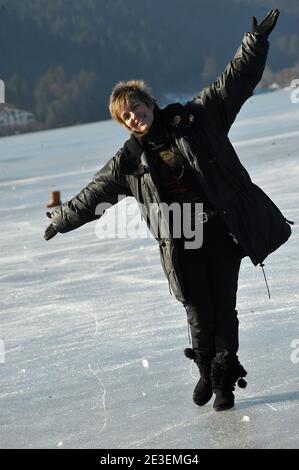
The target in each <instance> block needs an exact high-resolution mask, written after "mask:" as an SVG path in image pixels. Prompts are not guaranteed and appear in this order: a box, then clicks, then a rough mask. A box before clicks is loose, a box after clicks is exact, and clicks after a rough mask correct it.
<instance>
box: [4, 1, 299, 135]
mask: <svg viewBox="0 0 299 470" xmlns="http://www.w3.org/2000/svg"><path fill="white" fill-rule="evenodd" d="M272 7H278V8H280V9H281V16H280V18H279V24H278V27H277V29H276V30H275V32H274V33H273V36H272V37H271V48H270V53H269V59H268V64H267V71H266V75H265V80H266V81H265V82H264V85H267V84H268V82H269V80H272V79H273V77H277V76H279V73H280V71H282V70H286V69H287V70H288V69H290V70H292V71H293V70H297V69H296V67H297V66H298V64H299V63H298V60H299V58H298V52H299V28H298V20H299V2H298V1H297V0H276V1H272V0H230V1H226V2H224V1H221V0H209V1H207V0H185V1H184V0H163V1H162V2H155V1H149V0H51V1H49V0H0V15H1V16H0V18H1V23H0V44H1V56H2V60H1V67H0V79H2V80H4V82H5V87H6V103H8V104H11V105H13V106H16V107H18V108H20V109H25V110H27V111H30V112H32V113H34V115H35V116H36V118H37V119H38V121H39V122H40V123H42V126H43V127H45V128H53V127H60V126H67V125H73V124H77V123H85V122H93V121H98V120H102V119H108V118H109V113H108V106H107V104H108V99H109V94H110V92H111V89H112V87H113V85H114V84H115V83H116V82H117V81H119V80H126V79H132V78H142V79H144V80H145V81H146V82H147V83H148V84H149V85H150V87H151V89H152V91H153V94H154V95H155V96H156V97H157V99H158V100H161V101H162V102H163V101H164V102H166V101H167V96H168V95H170V94H172V95H181V94H184V95H188V94H190V95H191V94H195V93H196V92H198V91H199V90H200V89H201V88H202V87H203V86H206V85H208V84H209V82H211V81H213V80H214V79H215V78H216V77H217V75H218V74H219V73H221V72H222V70H223V69H224V67H225V66H226V64H227V63H228V62H229V61H230V60H231V58H232V56H233V55H234V53H235V51H236V49H237V48H238V46H239V44H240V42H241V40H242V37H243V34H244V33H245V32H247V31H250V27H251V17H252V16H253V15H254V16H256V17H257V18H258V20H261V19H263V17H264V16H265V15H266V13H267V11H268V10H269V9H271V8H272ZM292 73H293V72H292ZM283 76H284V77H289V75H288V74H286V75H283ZM267 77H268V81H267ZM294 78H296V77H294ZM285 84H287V83H285ZM261 85H263V81H262V82H261Z"/></svg>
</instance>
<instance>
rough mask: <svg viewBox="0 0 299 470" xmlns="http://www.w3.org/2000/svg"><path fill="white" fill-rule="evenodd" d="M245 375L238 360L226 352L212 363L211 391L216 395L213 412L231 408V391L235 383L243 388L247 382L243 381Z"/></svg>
mask: <svg viewBox="0 0 299 470" xmlns="http://www.w3.org/2000/svg"><path fill="white" fill-rule="evenodd" d="M246 375H247V372H246V370H245V369H244V368H243V367H242V365H241V364H240V362H239V360H238V356H236V355H230V354H228V352H220V353H217V354H216V357H215V358H214V359H213V361H212V366H211V379H212V389H213V392H214V393H215V394H216V398H215V401H214V404H213V408H214V410H215V411H223V410H228V409H229V408H232V407H233V406H234V404H235V397H234V394H233V391H234V390H235V386H236V381H238V382H237V383H238V386H239V387H240V388H245V387H246V385H247V382H246V381H245V380H244V379H243V377H245V376H246Z"/></svg>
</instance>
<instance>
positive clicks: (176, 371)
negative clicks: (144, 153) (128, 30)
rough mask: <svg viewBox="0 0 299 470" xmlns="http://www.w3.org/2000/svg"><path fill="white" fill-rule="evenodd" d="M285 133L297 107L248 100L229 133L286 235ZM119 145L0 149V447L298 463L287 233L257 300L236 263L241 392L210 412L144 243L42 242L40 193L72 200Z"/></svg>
mask: <svg viewBox="0 0 299 470" xmlns="http://www.w3.org/2000/svg"><path fill="white" fill-rule="evenodd" d="M298 123H299V104H297V105H296V104H293V103H292V102H291V100H290V92H287V91H276V92H273V93H267V94H263V95H257V96H254V97H253V98H251V99H250V100H249V101H248V102H247V103H246V105H245V106H244V107H243V109H242V112H241V113H240V115H239V117H238V119H237V121H236V123H235V125H234V127H233V129H232V131H231V138H232V141H233V143H234V144H235V147H236V149H237V152H238V155H239V157H240V159H241V160H242V162H243V163H244V164H245V166H246V168H247V169H248V170H249V172H250V174H251V176H252V179H253V180H254V182H256V183H257V184H259V185H260V186H261V187H262V189H263V190H264V191H266V192H267V193H268V194H269V195H270V197H272V199H273V200H274V201H275V202H276V203H277V204H278V206H279V207H280V209H281V210H282V212H283V213H284V215H285V216H286V217H287V218H288V219H291V220H295V221H296V222H297V223H298V220H299V193H298V186H299V159H298V157H299V145H298V144H299V126H298ZM126 136H127V134H126V133H125V131H124V130H123V129H122V128H121V127H119V126H118V125H116V124H113V123H112V122H110V121H107V122H103V123H95V124H90V125H84V126H78V127H73V128H67V129H60V130H53V131H48V132H39V133H35V134H27V135H19V136H15V137H7V138H1V139H0V162H1V168H0V193H1V197H0V215H1V234H0V241H1V274H0V279H1V285H0V289H1V291H0V305H1V313H0V318H1V323H0V340H1V345H2V349H1V351H2V355H1V356H0V374H1V378H0V447H1V448H98V449H101V448H106V449H107V448H109V449H116V448H132V449H134V448H148V449H149V448H166V449H175V448H186V449H191V448H195V449H201V448H298V447H299V445H298V444H299V436H298V421H299V409H298V403H299V384H298V382H299V380H298V379H299V329H298V325H299V321H298V320H299V319H298V312H299V298H298V296H299V292H298V277H299V275H298V225H295V226H294V228H293V235H292V237H291V239H290V241H289V242H288V243H287V244H285V245H284V246H283V247H282V248H280V249H279V250H278V251H277V252H275V253H274V254H272V255H271V256H270V257H269V258H268V259H267V260H266V262H265V270H266V275H267V277H268V282H269V285H270V291H271V299H270V300H269V299H268V296H267V291H266V286H265V283H264V279H263V275H262V271H261V269H260V268H259V267H254V266H253V265H252V264H251V262H250V261H249V260H248V259H245V260H244V261H243V264H242V269H241V274H240V281H239V293H238V310H239V318H240V352H239V356H240V360H241V361H242V362H243V363H244V366H245V368H246V369H247V370H248V387H247V388H246V389H245V390H240V389H239V390H240V391H237V392H236V407H235V408H234V409H233V410H230V411H226V412H222V413H215V412H213V410H212V401H211V402H210V403H209V404H207V405H206V406H204V407H202V408H199V407H196V406H195V405H194V404H193V403H192V399H191V396H192V391H193V388H194V386H195V383H196V381H197V378H198V372H197V371H196V369H195V367H194V365H192V363H191V362H190V361H187V360H186V359H185V358H184V356H183V349H184V348H185V347H186V346H188V335H187V323H186V315H185V311H184V309H183V306H182V305H181V304H179V303H178V302H176V301H175V300H174V299H173V297H170V295H169V291H168V285H167V281H166V279H165V277H164V273H163V271H162V268H161V266H160V262H159V255H158V249H157V245H156V242H155V241H154V240H153V239H150V238H147V239H141V240H138V239H118V240H113V239H108V240H107V239H106V240H105V239H98V238H97V237H96V234H95V230H96V225H97V224H96V223H91V224H87V225H86V226H84V227H81V228H80V229H78V230H76V231H74V232H72V233H69V234H65V235H57V236H56V237H55V238H54V239H53V240H51V241H49V242H45V241H44V239H43V232H44V228H45V227H46V225H47V224H48V222H49V221H48V219H47V218H46V217H45V212H46V210H45V209H44V207H43V205H44V204H45V203H46V202H47V201H48V200H49V193H50V191H53V190H60V191H61V194H62V199H63V201H66V200H67V199H68V198H70V197H72V196H73V195H75V194H77V193H78V192H79V190H80V189H81V188H82V187H83V186H85V185H86V184H87V183H88V182H89V180H90V178H91V177H92V175H93V174H94V173H95V172H96V171H97V170H98V169H99V168H100V167H101V166H103V165H104V163H105V162H106V161H107V160H108V159H109V158H110V157H111V156H112V155H113V154H114V153H115V151H116V150H117V149H118V148H119V147H120V146H121V144H122V142H123V141H124V139H125V138H126ZM128 202H129V203H130V204H133V205H134V204H136V203H135V201H134V200H133V199H132V198H130V199H129V200H128ZM120 204H122V203H120ZM120 204H119V205H118V206H115V207H114V208H113V209H111V211H110V212H111V213H112V211H114V210H116V207H119V206H120ZM132 208H133V209H134V206H132ZM108 217H109V214H108ZM103 223H104V221H103ZM296 348H297V349H296ZM4 353H5V354H4ZM1 357H2V361H1ZM1 362H2V363H1Z"/></svg>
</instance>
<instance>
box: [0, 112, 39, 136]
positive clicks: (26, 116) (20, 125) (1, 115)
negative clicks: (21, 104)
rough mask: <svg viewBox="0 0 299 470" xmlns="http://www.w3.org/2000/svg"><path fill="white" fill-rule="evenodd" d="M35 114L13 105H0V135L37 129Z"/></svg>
mask: <svg viewBox="0 0 299 470" xmlns="http://www.w3.org/2000/svg"><path fill="white" fill-rule="evenodd" d="M35 125H36V119H35V116H34V114H32V113H30V112H28V111H24V110H22V109H18V108H15V107H13V106H11V105H3V106H2V107H0V135H9V134H15V133H18V132H27V131H32V130H35Z"/></svg>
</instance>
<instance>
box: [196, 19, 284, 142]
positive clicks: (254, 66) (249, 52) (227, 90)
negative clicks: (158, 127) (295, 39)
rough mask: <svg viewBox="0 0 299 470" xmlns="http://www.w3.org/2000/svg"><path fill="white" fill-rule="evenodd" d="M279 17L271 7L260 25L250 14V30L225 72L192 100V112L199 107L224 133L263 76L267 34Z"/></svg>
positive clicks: (266, 51) (227, 130) (267, 45)
mask: <svg viewBox="0 0 299 470" xmlns="http://www.w3.org/2000/svg"><path fill="white" fill-rule="evenodd" d="M278 16H279V11H278V10H271V11H270V12H269V13H268V15H267V16H266V18H265V19H264V20H263V21H262V22H261V23H260V24H258V23H257V20H256V18H255V17H253V18H252V32H251V33H246V34H245V35H244V38H243V41H242V44H241V46H240V47H239V49H238V50H237V52H236V54H235V56H234V58H233V60H232V61H231V62H230V63H229V64H228V66H227V67H226V69H225V71H224V72H223V73H222V74H221V75H220V76H219V77H218V78H217V80H216V81H215V82H214V83H212V84H211V85H210V86H209V87H206V88H204V89H203V91H202V92H201V93H200V94H199V95H198V96H197V97H195V98H194V99H193V101H192V102H191V104H192V106H193V108H194V110H195V111H196V108H197V107H198V106H200V107H201V108H203V110H204V111H205V112H207V115H208V117H209V118H210V120H212V121H213V123H214V124H215V125H216V126H217V127H219V128H221V129H222V130H224V131H225V132H226V133H228V132H229V129H230V127H231V125H232V124H233V122H234V120H235V119H236V116H237V114H238V112H239V111H240V109H241V107H242V105H243V104H244V103H245V101H246V100H247V99H248V98H249V97H251V96H252V95H253V90H254V88H255V87H256V85H257V84H258V83H259V81H260V80H261V78H262V75H263V72H264V69H265V65H266V60H267V54H268V49H269V42H268V36H269V34H270V33H271V32H272V30H273V29H274V27H275V25H276V22H277V19H278Z"/></svg>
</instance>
